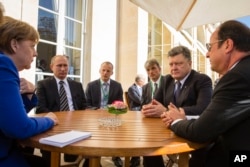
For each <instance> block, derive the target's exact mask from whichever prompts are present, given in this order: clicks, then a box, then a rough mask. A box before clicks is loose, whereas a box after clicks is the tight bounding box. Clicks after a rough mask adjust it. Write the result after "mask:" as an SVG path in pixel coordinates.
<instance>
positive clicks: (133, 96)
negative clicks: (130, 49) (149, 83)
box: [128, 74, 145, 111]
mask: <svg viewBox="0 0 250 167" xmlns="http://www.w3.org/2000/svg"><path fill="white" fill-rule="evenodd" d="M144 83H145V77H144V76H143V75H141V74H139V75H137V76H136V77H135V83H133V85H131V86H130V87H129V88H128V98H129V106H130V108H129V109H130V110H131V111H140V110H141V97H142V86H143V85H144Z"/></svg>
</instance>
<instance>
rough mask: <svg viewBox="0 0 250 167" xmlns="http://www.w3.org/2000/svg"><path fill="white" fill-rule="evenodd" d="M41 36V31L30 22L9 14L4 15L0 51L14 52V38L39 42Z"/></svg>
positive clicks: (0, 30)
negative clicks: (12, 45)
mask: <svg viewBox="0 0 250 167" xmlns="http://www.w3.org/2000/svg"><path fill="white" fill-rule="evenodd" d="M39 38H40V36H39V33H38V32H37V30H36V29H35V28H34V27H32V26H31V25H30V24H28V23H26V22H23V21H20V20H16V19H14V18H12V17H9V16H4V17H3V22H2V24H1V26H0V51H4V52H7V53H9V54H13V53H14V51H13V49H12V47H11V41H12V40H13V39H14V40H16V41H17V42H18V41H25V40H31V41H34V42H36V43H38V42H39Z"/></svg>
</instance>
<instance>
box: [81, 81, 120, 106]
mask: <svg viewBox="0 0 250 167" xmlns="http://www.w3.org/2000/svg"><path fill="white" fill-rule="evenodd" d="M85 92H86V97H87V106H88V108H93V107H94V108H100V107H101V82H100V79H97V80H95V81H92V82H90V83H88V85H87V87H86V91H85ZM116 100H120V101H123V89H122V86H121V84H120V83H119V82H117V81H114V80H112V79H110V86H109V98H108V104H112V103H113V102H114V101H116Z"/></svg>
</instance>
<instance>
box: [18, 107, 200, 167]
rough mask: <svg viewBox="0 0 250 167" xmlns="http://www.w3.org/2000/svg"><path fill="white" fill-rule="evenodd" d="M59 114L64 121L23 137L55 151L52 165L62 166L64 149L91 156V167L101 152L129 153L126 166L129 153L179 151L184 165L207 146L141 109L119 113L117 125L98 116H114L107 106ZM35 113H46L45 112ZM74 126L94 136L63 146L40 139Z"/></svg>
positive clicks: (148, 154) (127, 163) (25, 143)
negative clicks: (192, 153) (111, 125)
mask: <svg viewBox="0 0 250 167" xmlns="http://www.w3.org/2000/svg"><path fill="white" fill-rule="evenodd" d="M55 114H56V115H57V116H58V119H59V121H60V122H59V125H56V126H54V127H53V128H52V129H50V130H48V131H47V132H44V133H42V134H39V135H36V136H34V137H31V138H29V139H26V140H23V141H21V143H22V144H24V145H26V146H30V147H34V148H40V149H44V150H48V151H51V152H52V154H51V156H52V158H51V160H52V162H51V166H52V167H58V166H59V162H60V153H68V154H76V155H83V156H86V157H89V158H90V166H91V167H99V166H100V157H101V156H112V157H113V156H119V157H127V158H125V159H126V160H125V166H129V158H128V157H131V156H151V155H164V154H179V161H178V163H179V166H182V167H183V166H188V159H189V158H188V153H189V152H190V151H193V150H195V149H198V148H201V147H203V146H204V144H198V143H193V142H190V141H188V140H185V139H183V138H181V137H178V136H176V135H175V134H174V133H173V132H172V131H170V130H169V129H167V128H166V127H164V125H163V123H162V121H161V119H159V118H145V117H143V115H142V114H141V112H136V111H128V112H127V113H126V114H122V115H119V116H118V117H119V118H120V119H122V125H121V126H119V127H115V128H107V127H103V126H100V125H99V122H98V119H100V118H103V117H107V116H110V115H109V114H108V113H107V111H105V110H82V111H73V112H55ZM34 116H35V117H37V116H43V114H37V115H34ZM70 130H78V131H87V132H91V133H92V136H91V137H90V138H87V139H84V140H81V141H79V142H76V143H73V144H70V145H68V146H65V147H63V148H59V147H54V146H49V145H44V144H41V143H39V139H40V138H42V137H47V136H51V135H55V134H58V133H62V132H67V131H70Z"/></svg>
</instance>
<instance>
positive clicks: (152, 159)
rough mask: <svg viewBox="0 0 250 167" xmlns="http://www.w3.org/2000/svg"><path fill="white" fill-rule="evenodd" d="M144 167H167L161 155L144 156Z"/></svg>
mask: <svg viewBox="0 0 250 167" xmlns="http://www.w3.org/2000/svg"><path fill="white" fill-rule="evenodd" d="M143 165H144V167H156V166H157V167H165V165H164V161H163V158H162V156H161V155H159V156H144V157H143Z"/></svg>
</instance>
